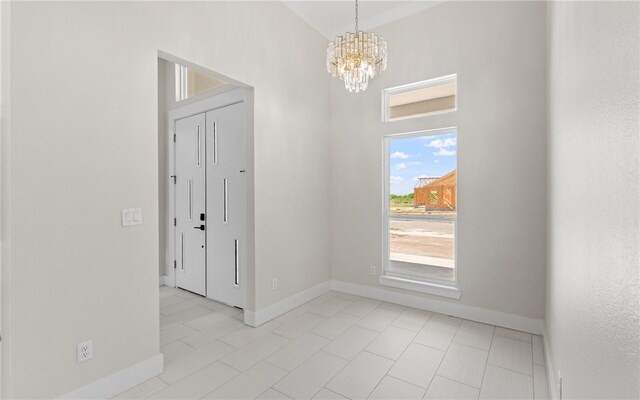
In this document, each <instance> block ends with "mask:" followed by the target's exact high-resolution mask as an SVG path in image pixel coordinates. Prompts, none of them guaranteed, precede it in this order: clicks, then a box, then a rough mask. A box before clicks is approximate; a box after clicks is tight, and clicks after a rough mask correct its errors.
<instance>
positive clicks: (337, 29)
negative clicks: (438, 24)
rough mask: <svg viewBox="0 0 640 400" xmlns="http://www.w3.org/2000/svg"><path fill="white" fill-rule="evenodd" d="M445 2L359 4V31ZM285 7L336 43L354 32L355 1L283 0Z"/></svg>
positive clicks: (406, 0)
mask: <svg viewBox="0 0 640 400" xmlns="http://www.w3.org/2000/svg"><path fill="white" fill-rule="evenodd" d="M442 2H443V1H442V0H439V1H435V0H434V1H426V0H425V1H423V0H398V1H375V0H360V1H359V2H358V3H359V15H360V16H359V21H360V24H359V25H360V29H362V30H371V29H373V28H375V27H377V26H380V25H383V24H385V23H387V22H390V21H393V20H396V19H399V18H402V17H405V16H407V15H410V14H414V13H417V12H420V11H422V10H424V9H426V8H429V7H432V6H434V5H436V4H440V3H442ZM283 3H284V4H285V5H286V6H287V7H289V9H291V10H292V11H293V12H295V13H296V14H298V15H299V16H300V17H301V18H302V19H304V20H305V21H306V22H307V23H308V24H309V25H311V26H313V27H314V28H316V29H317V30H318V31H319V32H320V33H322V34H323V35H324V36H326V37H327V38H328V39H331V40H333V39H334V38H335V36H337V35H340V34H342V33H344V32H346V31H353V29H354V21H355V1H300V0H298V1H295V0H284V1H283Z"/></svg>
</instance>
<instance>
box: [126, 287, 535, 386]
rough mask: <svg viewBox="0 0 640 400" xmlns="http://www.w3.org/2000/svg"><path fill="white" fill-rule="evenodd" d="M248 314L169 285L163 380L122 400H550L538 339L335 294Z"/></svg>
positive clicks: (163, 319)
mask: <svg viewBox="0 0 640 400" xmlns="http://www.w3.org/2000/svg"><path fill="white" fill-rule="evenodd" d="M242 317H243V315H242V311H241V310H238V309H235V308H231V307H228V306H225V305H222V304H218V303H215V302H212V301H209V300H207V299H204V298H202V297H199V296H195V295H193V294H191V293H188V292H185V291H182V290H179V289H174V288H169V287H166V286H163V287H161V288H160V329H161V330H160V345H161V348H160V350H161V351H162V353H164V360H165V367H164V372H163V373H162V374H161V375H159V376H158V377H155V378H153V379H151V380H149V381H147V382H145V383H142V384H141V385H139V386H137V387H135V388H133V389H131V390H129V391H127V392H125V393H122V394H121V395H119V396H118V398H121V399H125V398H128V399H132V398H154V399H200V398H204V399H444V398H446V399H546V398H547V382H546V375H545V366H544V357H543V354H542V340H541V338H540V336H535V335H530V334H528V333H523V332H517V331H512V330H509V329H504V328H500V327H494V326H492V325H485V324H481V323H477V322H472V321H467V320H461V319H459V318H453V317H449V316H446V315H441V314H435V313H431V312H428V311H423V310H417V309H413V308H409V307H403V306H398V305H396V304H390V303H383V302H380V301H377V300H371V299H367V298H362V297H357V296H352V295H348V294H343V293H338V292H329V293H327V294H325V295H323V296H321V297H318V298H316V299H314V300H312V301H310V302H308V303H306V304H304V305H302V306H300V307H298V308H296V309H294V310H292V311H290V312H288V313H286V314H284V315H282V316H280V317H278V318H276V319H275V320H273V321H270V322H268V323H266V324H263V325H261V326H259V327H258V328H251V327H248V326H245V325H244V324H243V323H242Z"/></svg>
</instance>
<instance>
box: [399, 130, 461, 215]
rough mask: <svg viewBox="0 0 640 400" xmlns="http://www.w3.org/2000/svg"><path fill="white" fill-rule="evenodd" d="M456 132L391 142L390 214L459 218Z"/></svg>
mask: <svg viewBox="0 0 640 400" xmlns="http://www.w3.org/2000/svg"><path fill="white" fill-rule="evenodd" d="M456 162H457V139H456V133H455V132H448V133H444V134H440V135H430V136H419V137H409V138H398V139H392V140H391V141H390V143H389V189H390V190H389V192H390V199H389V213H390V214H391V215H403V214H410V215H431V216H448V217H455V215H456V181H457V179H456V178H457V173H456Z"/></svg>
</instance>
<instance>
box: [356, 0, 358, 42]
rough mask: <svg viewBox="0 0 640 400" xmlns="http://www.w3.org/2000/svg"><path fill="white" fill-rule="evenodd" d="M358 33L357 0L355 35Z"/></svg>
mask: <svg viewBox="0 0 640 400" xmlns="http://www.w3.org/2000/svg"><path fill="white" fill-rule="evenodd" d="M357 33H358V0H356V34H357Z"/></svg>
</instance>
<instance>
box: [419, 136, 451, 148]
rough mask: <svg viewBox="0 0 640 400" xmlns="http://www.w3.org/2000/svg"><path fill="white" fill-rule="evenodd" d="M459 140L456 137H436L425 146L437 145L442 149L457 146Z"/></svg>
mask: <svg viewBox="0 0 640 400" xmlns="http://www.w3.org/2000/svg"><path fill="white" fill-rule="evenodd" d="M457 142H458V140H457V139H456V138H446V139H445V140H442V139H435V140H432V141H431V142H429V143H427V144H425V147H435V148H436V149H441V148H443V147H452V146H455V145H456V144H457Z"/></svg>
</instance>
